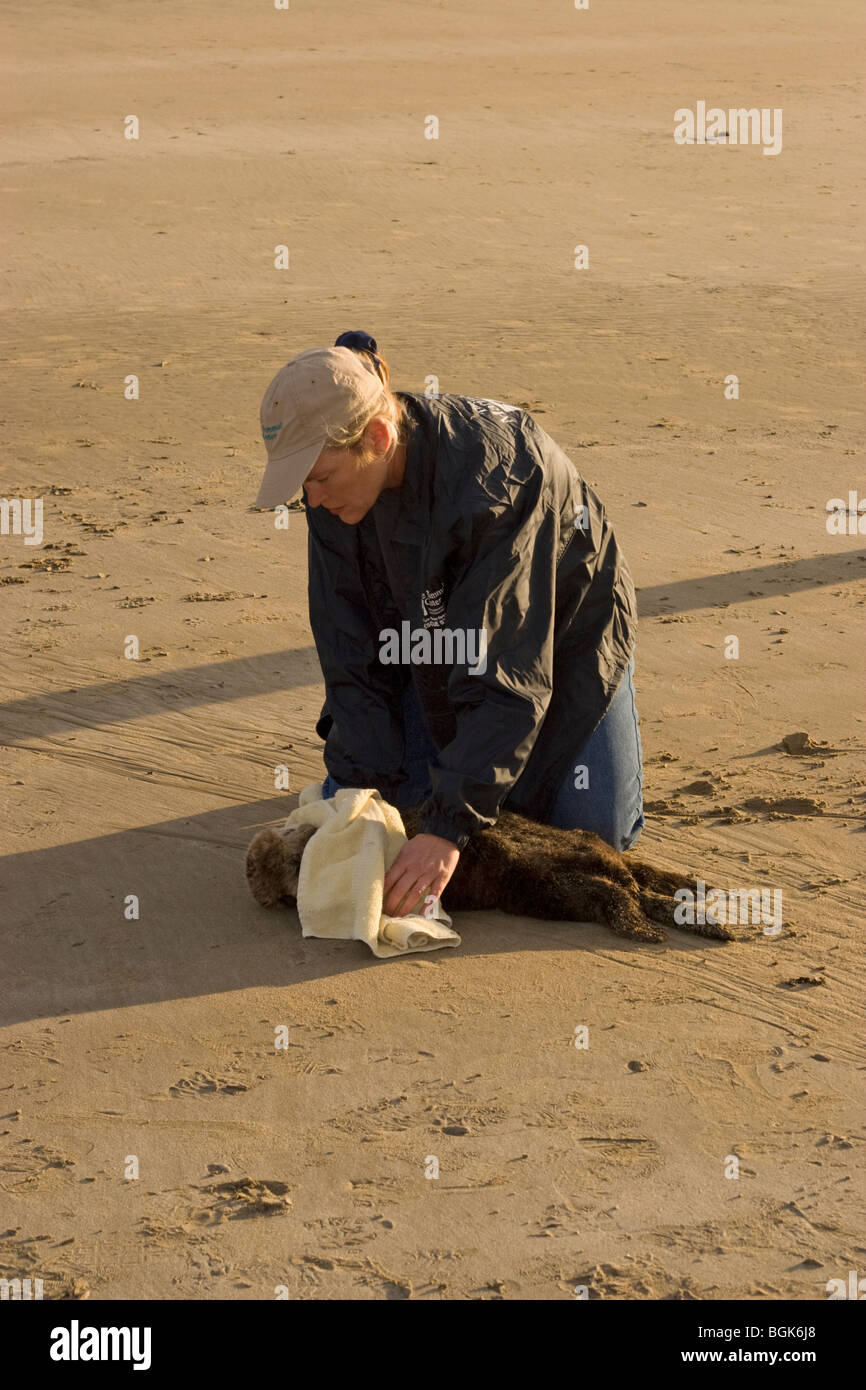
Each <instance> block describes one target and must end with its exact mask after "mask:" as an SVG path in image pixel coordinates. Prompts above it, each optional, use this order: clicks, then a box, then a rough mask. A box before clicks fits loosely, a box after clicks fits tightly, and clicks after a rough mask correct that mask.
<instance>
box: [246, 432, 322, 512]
mask: <svg viewBox="0 0 866 1390" xmlns="http://www.w3.org/2000/svg"><path fill="white" fill-rule="evenodd" d="M323 448H324V444H323V443H321V444H311V445H310V446H309V448H307V449H300V450H299V451H298V452H297V453H296V454H286V455H285V456H284V457H283V458H278V459H269V460H268V466H267V468H266V469H265V474H264V477H263V478H262V483H261V487H260V488H259V495H258V497H257V498H256V500H255V502H254V503H253V506H254V507H278V506H279V505H280V503H281V502H288V501H290V499H291V498H292V497H294V495H295V493H296V492H300V490H301V487H302V486H303V482H304V479H305V478H306V476H307V474H308V473H309V471H310V469H311V468H312V467H313V465H314V464H315V462H316V459H317V458H318V457H319V454H320V453H321V452H322V449H323Z"/></svg>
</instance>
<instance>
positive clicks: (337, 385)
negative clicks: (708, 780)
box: [256, 332, 643, 915]
mask: <svg viewBox="0 0 866 1390" xmlns="http://www.w3.org/2000/svg"><path fill="white" fill-rule="evenodd" d="M388 381H389V372H388V367H387V365H386V364H385V362H384V361H383V359H382V358H381V357H380V356H379V354H378V352H377V349H376V344H375V342H374V340H373V339H372V338H371V337H370V336H369V335H368V334H366V333H354V332H353V333H344V334H342V335H341V337H339V338H338V339H337V342H336V344H335V346H334V347H333V348H314V349H311V350H310V351H308V352H302V353H300V354H299V356H297V357H295V358H293V359H292V360H291V361H290V362H289V363H287V364H286V366H284V367H283V368H282V369H281V370H280V371H279V372H278V373H277V375H276V376H275V377H274V379H273V381H272V382H271V384H270V386H269V387H268V389H267V391H266V393H265V396H264V399H263V401H262V406H261V424H262V433H263V436H264V439H265V443H266V446H267V450H268V465H267V469H266V472H265V476H264V479H263V482H262V486H261V489H260V491H259V495H258V497H257V499H256V506H258V507H274V506H276V505H278V504H279V503H283V502H287V501H288V500H289V499H290V498H291V497H293V496H294V494H295V493H296V492H297V491H298V489H299V488H300V487H301V486H303V488H304V493H305V498H304V503H305V508H306V513H307V521H308V525H309V607H310V625H311V627H312V631H313V636H314V639H315V643H316V649H317V651H318V654H319V660H320V662H321V667H322V673H323V676H324V681H325V692H326V698H325V704H324V707H323V709H322V713H321V715H320V717H319V721H318V723H317V725H316V731H317V733H318V734H319V735H320V736H321V737H322V738H323V739H324V740H325V750H324V759H325V766H326V767H327V770H328V776H327V779H326V781H325V782H324V784H323V789H322V792H323V795H324V796H326V797H327V796H333V795H334V793H335V792H336V791H337V790H338V789H339V788H340V787H375V788H376V789H377V790H378V791H379V793H380V794H381V796H382V797H383V798H384V799H385V800H386V801H390V802H391V803H392V804H393V805H395V806H398V807H403V808H406V807H408V806H413V805H419V804H421V805H422V807H423V814H422V818H421V831H420V833H419V834H417V835H415V836H414V837H413V838H412V839H411V840H409V841H408V843H407V844H406V845H405V847H404V848H403V850H402V851H401V853H400V854H399V855H398V857H397V859H396V860H395V861H394V863H393V865H392V866H391V868H390V870H389V871H388V874H387V876H386V878H385V901H384V909H385V911H386V912H388V913H389V914H391V915H400V912H401V911H402V912H405V911H406V910H407V905H408V904H409V903H414V902H415V901H417V899H418V898H419V897H421V896H424V895H426V894H428V893H432V894H433V895H435V896H436V897H439V896H440V895H441V894H442V893H443V892H444V890H445V887H446V885H447V883H448V880H449V878H450V877H451V875H452V874H453V872H454V869H455V867H456V865H457V861H458V859H459V855H460V850H461V848H462V847H463V846H464V845H465V844H466V842H467V840H468V839H469V837H470V835H471V834H472V833H473V831H477V830H480V829H481V828H483V827H484V826H489V825H492V824H494V823H495V821H496V818H497V816H498V814H499V811H500V809H501V808H502V807H508V808H509V809H510V810H515V811H521V812H523V813H524V814H525V815H529V816H532V817H533V818H534V819H535V820H538V821H543V822H546V823H548V824H550V825H556V826H560V827H563V828H565V829H582V830H594V831H595V832H596V833H597V834H599V835H600V836H601V837H602V839H604V840H606V841H607V842H608V844H611V845H613V846H614V848H615V849H619V850H622V849H628V848H630V847H631V846H632V845H634V844H635V843H636V841H637V839H638V837H639V835H640V832H641V828H642V826H643V810H642V799H641V798H642V765H641V756H642V755H641V742H640V733H639V729H638V719H637V713H636V710H635V704H634V687H633V683H632V676H633V670H634V663H633V650H634V643H635V629H636V624H637V609H636V602H635V593H634V586H633V584H632V581H631V576H630V575H629V571H628V567H627V565H626V563H625V560H624V558H623V556H622V553H621V551H620V549H619V547H618V545H617V542H616V538H615V536H614V534H613V531H612V529H611V526H610V523H609V522H608V520H607V518H606V516H605V513H604V508H603V507H602V504H601V502H600V500H599V498H598V497H597V496H596V494H595V492H594V491H593V490H592V488H590V487H589V486H588V484H587V483H586V482H585V481H584V480H583V479H582V478H581V476H580V473H579V472H578V470H577V468H576V467H575V465H574V464H573V463H572V462H571V460H570V459H569V458H568V457H567V455H566V454H565V453H563V451H562V449H560V448H559V446H558V445H557V444H556V443H555V442H554V441H553V440H552V439H551V438H550V436H549V435H548V434H546V433H545V431H544V430H543V429H542V428H541V426H540V425H538V424H537V423H536V421H535V420H534V419H533V418H532V417H531V416H530V415H528V414H527V413H526V411H524V410H521V409H519V408H518V407H516V406H512V405H506V404H503V403H502V402H500V401H491V400H480V399H476V398H475V397H471V396H458V395H438V396H427V395H424V394H419V393H415V392H412V391H391V390H389V388H388ZM401 903H402V904H403V906H402V908H401V907H400V904H401Z"/></svg>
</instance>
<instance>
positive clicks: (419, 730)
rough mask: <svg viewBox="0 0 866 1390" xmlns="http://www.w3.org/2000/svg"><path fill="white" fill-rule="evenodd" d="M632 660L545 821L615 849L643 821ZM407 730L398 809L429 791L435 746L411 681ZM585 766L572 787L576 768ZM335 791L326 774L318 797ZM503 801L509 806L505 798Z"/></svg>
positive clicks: (628, 843) (631, 841)
mask: <svg viewBox="0 0 866 1390" xmlns="http://www.w3.org/2000/svg"><path fill="white" fill-rule="evenodd" d="M633 676H634V659H632V660H631V661H630V662H629V664H628V668H627V670H626V671H625V674H624V675H623V678H622V680H621V681H620V683H619V685H618V686H617V689H616V693H615V695H614V697H613V700H612V701H611V703H610V705H609V706H608V709H607V712H606V713H605V715H604V716H603V718H602V720H601V723H600V724H599V725H598V726H597V728H596V729H595V732H594V733H593V734H591V735H590V738H589V740H588V742H587V743H586V744H585V745H584V747H583V749H582V751H581V752H580V754H579V755H576V756H575V758H574V760H573V763H572V766H571V767H570V768H569V770H568V774H567V776H566V777H565V779H564V781H563V783H562V785H561V786H560V788H559V791H558V793H557V796H556V800H555V801H554V803H553V807H552V808H551V811H550V814H549V815H548V817H547V824H548V825H556V826H559V827H560V828H561V829H563V830H594V831H595V833H596V834H597V835H600V836H601V838H602V839H603V840H605V841H606V842H607V844H609V845H612V846H613V847H614V849H618V850H623V849H631V848H632V846H633V845H635V844H637V841H638V840H639V838H640V833H641V830H642V829H643V826H644V816H643V749H642V747H641V740H640V728H639V726H638V715H637V710H636V708H635V699H634V681H633ZM403 727H404V730H405V735H406V764H405V771H406V773H407V781H406V783H405V784H404V787H403V789H402V792H401V797H400V802H399V803H396V804H397V805H398V808H405V807H407V806H417V805H419V804H420V803H421V802H422V801H424V800H425V798H426V797H428V796H429V795H430V764H431V763H434V764H435V762H436V757H437V754H436V749H435V748H434V746H433V744H432V743H431V742H430V740H429V738H428V735H427V731H426V729H425V727H424V723H423V720H422V717H421V710H420V708H419V705H418V699H417V696H416V694H415V687H414V686H413V685H412V684H411V682H410V683H409V685H408V686H407V688H406V692H405V694H404V697H403ZM578 767H581V768H586V773H585V774H582V775H581V778H580V780H581V781H582V782H586V786H581V787H575V781H576V780H578V779H577V778H576V777H575V768H578ZM338 790H339V783H338V782H335V781H334V779H333V777H331V775H330V773H329V774H328V776H327V777H326V778H325V781H324V782H323V783H322V796H323V797H328V796H333V795H334V793H335V792H336V791H338ZM503 806H504V807H506V808H507V806H508V797H506V798H505V801H504V802H503Z"/></svg>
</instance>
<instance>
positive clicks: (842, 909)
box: [0, 0, 866, 1301]
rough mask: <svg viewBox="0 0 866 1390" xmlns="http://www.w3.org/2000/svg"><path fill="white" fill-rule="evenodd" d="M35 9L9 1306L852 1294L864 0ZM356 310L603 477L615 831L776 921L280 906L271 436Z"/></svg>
mask: <svg viewBox="0 0 866 1390" xmlns="http://www.w3.org/2000/svg"><path fill="white" fill-rule="evenodd" d="M698 15H699V17H700V23H697V22H696V16H698ZM4 21H5V24H4V27H5V29H6V32H7V43H6V45H5V50H6V52H5V56H4V58H3V59H2V66H3V69H4V79H5V80H4V88H5V90H6V98H5V107H6V120H5V121H4V123H3V124H4V134H3V135H2V138H0V160H2V195H3V204H4V210H5V217H4V222H5V238H4V240H5V246H6V255H5V258H4V260H5V268H4V270H3V273H2V302H3V307H4V313H3V337H4V346H3V353H2V356H3V367H2V387H3V389H2V397H3V407H2V414H0V424H2V444H3V448H2V462H0V496H2V497H3V498H6V499H13V498H19V499H27V498H30V499H42V500H43V503H44V509H43V517H44V521H43V531H44V534H43V536H42V539H41V544H28V543H27V541H26V538H25V536H24V535H22V534H14V533H13V532H12V531H11V530H10V532H9V533H8V534H3V535H2V536H0V604H2V614H3V624H2V631H3V643H2V651H0V685H2V691H0V705H2V715H0V787H2V796H0V802H2V849H3V855H4V858H3V859H2V879H3V886H2V894H0V903H2V908H0V918H2V930H0V941H2V953H3V962H2V989H0V1276H2V1277H5V1278H7V1279H13V1278H16V1277H20V1278H24V1277H31V1278H40V1279H42V1280H43V1283H44V1296H45V1297H46V1298H54V1299H87V1298H88V1297H89V1298H92V1299H98V1298H107V1299H118V1300H132V1299H165V1300H169V1299H171V1300H174V1299H273V1298H275V1297H288V1298H290V1299H309V1300H320V1299H353V1300H368V1299H369V1300H378V1299H433V1300H453V1299H458V1300H462V1299H468V1300H477V1299H510V1300H548V1299H550V1300H559V1299H572V1298H575V1297H576V1296H581V1295H576V1293H575V1290H576V1289H584V1290H585V1291H587V1292H586V1296H588V1297H589V1298H591V1299H596V1298H604V1299H624V1300H655V1299H703V1300H708V1301H712V1300H719V1299H725V1298H737V1299H754V1300H759V1299H780V1300H781V1299H785V1300H787V1299H794V1300H812V1299H824V1298H826V1296H827V1295H826V1285H827V1282H828V1280H830V1279H833V1278H846V1277H847V1275H848V1271H849V1270H859V1271H860V1273H861V1274H864V1273H866V1241H864V1235H863V1231H864V1224H863V1217H864V1205H866V1203H864V1148H863V1146H864V1129H863V1076H864V1068H866V1046H864V1040H863V991H862V985H863V977H864V951H863V944H862V942H863V933H864V927H866V910H864V904H863V888H864V881H866V852H864V851H866V835H864V831H866V705H864V699H863V692H864V675H866V661H864V650H866V644H864V640H863V638H864V617H866V606H864V605H866V564H864V560H866V550H864V541H863V533H862V532H858V531H857V517H856V513H854V514H853V515H852V516H851V518H850V522H851V523H852V524H851V525H849V526H848V527H847V528H846V530H845V532H844V533H843V534H831V532H830V531H829V530H828V525H827V504H828V501H829V500H830V499H833V498H840V499H844V501H845V502H846V505H847V504H848V501H849V493H850V492H852V491H854V492H855V493H856V492H857V490H858V489H859V494H858V495H859V497H861V498H864V497H866V478H864V470H863V464H862V445H863V438H862V364H863V331H862V322H863V307H862V295H861V293H860V281H859V276H858V275H857V274H856V272H855V269H854V266H855V264H856V263H857V261H858V260H859V256H858V249H859V247H860V245H861V244H862V235H863V178H864V170H863V162H862V134H863V125H862V121H863V105H862V92H861V91H859V89H858V71H857V69H858V66H859V65H858V63H857V55H858V50H859V51H861V52H862V41H863V38H864V23H863V16H862V9H861V6H860V5H859V4H857V3H855V2H854V0H835V3H834V4H833V5H832V6H831V7H829V9H828V8H824V9H821V8H820V7H819V8H816V7H815V6H814V5H812V4H810V3H806V0H785V2H784V3H780V4H776V5H772V6H764V7H755V6H754V4H752V3H750V2H749V0H729V3H727V4H726V5H724V6H716V5H712V4H710V3H708V0H700V3H695V0H667V3H665V4H660V5H656V4H649V3H646V0H624V3H622V4H619V5H617V6H615V7H606V6H605V5H603V4H601V3H599V4H596V3H593V4H592V5H591V7H590V9H589V10H588V11H585V12H581V11H577V10H574V9H569V8H568V7H567V6H560V7H556V6H549V5H542V4H538V3H534V4H531V5H523V4H518V3H516V0H508V3H506V4H499V5H495V6H494V5H491V4H490V3H489V0H470V3H468V4H466V5H463V6H461V7H460V8H459V10H455V9H453V8H445V7H441V6H432V7H426V6H425V7H417V6H413V5H410V4H404V3H399V0H398V3H392V4H384V3H381V0H375V2H374V3H373V4H371V5H368V6H365V7H364V8H363V10H359V9H358V8H357V7H356V6H353V5H351V4H349V3H347V0H335V2H334V3H333V4H330V5H328V6H322V7H304V6H303V5H301V4H300V3H298V4H297V5H294V4H293V5H292V7H291V8H290V9H289V10H286V11H278V10H275V9H274V8H273V7H271V8H268V6H267V5H261V6H254V7H248V6H240V5H238V4H236V3H230V0H216V2H215V3H208V4H205V3H203V2H202V0H198V2H197V3H190V4H186V5H183V6H176V7H163V6H159V5H154V4H144V5H141V6H137V7H135V9H134V10H133V11H131V10H130V8H129V7H128V6H124V5H121V4H120V3H119V2H118V0H98V2H96V0H83V3H81V4H79V5H77V6H75V7H74V8H72V9H69V8H66V7H61V8H60V9H59V10H58V9H49V10H44V9H42V8H41V7H36V8H35V9H34V8H33V7H32V6H28V5H25V4H23V3H20V0H10V3H9V4H8V5H7V6H6V9H5V14H4ZM698 101H705V102H706V103H707V105H708V106H718V107H720V108H724V109H725V110H727V109H728V108H739V107H757V108H761V109H765V108H766V109H770V110H772V109H776V108H779V109H781V110H782V111H783V113H784V124H783V127H782V129H783V144H782V148H781V150H780V151H779V153H778V154H776V155H765V153H764V151H763V150H762V148H761V146H760V145H756V144H750V145H745V144H739V145H734V144H732V143H729V142H728V141H725V140H722V141H719V142H717V143H716V144H714V145H713V144H697V143H695V144H678V143H676V142H675V140H674V138H673V129H674V124H675V121H674V113H675V111H676V110H677V109H678V108H684V107H685V108H694V107H695V105H696V103H697V102H698ZM431 115H433V116H436V117H437V118H438V122H439V129H438V139H428V138H426V137H425V129H429V124H428V125H425V123H427V122H429V118H430V116H431ZM130 116H134V117H136V118H137V121H138V138H137V139H127V138H126V137H125V135H124V129H125V122H127V126H126V128H127V129H129V128H132V127H130V126H129V125H128V118H129V117H130ZM581 245H585V246H586V247H587V248H588V254H589V264H588V267H587V268H586V269H577V268H575V263H574V262H575V248H576V247H578V246H581ZM279 246H285V247H287V248H288V253H289V256H288V260H289V263H288V266H287V268H285V269H277V268H275V264H274V258H275V254H276V252H275V248H277V247H279ZM347 329H365V330H367V331H368V332H370V333H372V334H373V335H374V336H375V337H376V339H377V341H378V344H379V349H380V351H381V352H382V353H383V355H384V357H385V358H386V359H387V361H388V363H389V366H390V368H391V371H392V385H394V386H395V387H396V388H397V389H402V390H411V391H423V390H424V389H425V387H426V386H428V385H429V383H430V382H431V380H433V381H435V382H436V383H438V389H439V390H441V391H448V392H456V393H460V394H465V395H472V396H478V397H492V398H494V399H496V400H500V401H505V402H511V403H514V404H519V405H522V406H523V407H524V408H526V409H527V410H529V411H530V413H532V414H533V415H534V416H535V417H536V418H537V419H538V421H539V423H541V424H542V425H543V427H544V428H545V430H547V431H548V433H549V434H551V435H552V437H553V438H554V439H555V440H557V442H558V443H559V444H561V446H562V447H563V448H564V449H565V451H566V452H567V453H568V454H569V456H570V457H571V458H572V459H573V461H574V462H575V464H576V465H577V466H578V467H579V468H580V470H581V471H582V473H583V474H584V476H585V477H586V478H587V479H588V480H589V481H590V482H591V484H592V485H593V487H594V488H595V489H596V491H597V492H598V494H599V496H600V497H601V498H602V500H603V502H604V504H605V507H606V510H607V512H608V515H609V516H610V518H611V521H612V524H613V526H614V528H615V531H616V534H617V537H618V539H619V541H620V544H621V545H622V547H623V550H624V553H625V555H626V558H627V560H628V563H629V566H630V568H631V571H632V574H633V576H634V580H635V584H636V586H637V588H638V590H639V609H640V625H639V633H638V644H637V650H636V659H635V666H636V670H635V686H636V691H637V703H638V709H639V712H640V718H641V734H642V739H643V749H644V758H645V774H644V797H645V805H646V813H647V825H646V829H645V830H644V833H643V836H642V838H641V840H640V843H639V846H638V849H637V851H636V852H637V853H639V854H640V855H641V857H643V858H645V859H647V860H649V861H650V862H655V863H659V864H661V865H665V866H668V867H672V868H680V869H684V870H688V871H691V872H692V873H695V874H697V875H698V876H702V877H704V878H706V880H707V881H708V882H712V883H714V884H717V885H720V886H723V887H730V888H736V889H740V888H746V889H748V888H771V889H774V890H775V889H779V890H781V892H782V894H783V902H784V925H783V927H782V930H781V931H780V932H779V933H778V934H775V935H766V934H764V933H763V932H762V930H761V927H760V926H757V927H755V928H753V929H752V930H751V931H746V932H744V933H743V938H744V939H742V940H737V941H736V942H732V943H728V944H724V943H720V942H712V941H705V940H701V939H699V938H698V937H695V936H691V935H686V934H684V933H681V932H677V931H672V932H671V933H670V937H669V940H668V942H667V943H666V944H665V945H658V946H646V945H642V944H639V943H632V942H628V941H623V940H622V939H620V938H618V937H616V936H614V935H613V934H612V933H611V932H610V931H609V930H607V929H606V928H604V927H602V926H600V925H595V924H587V923H550V922H540V921H535V920H529V919H524V918H520V917H509V916H507V915H505V914H500V913H468V914H458V915H457V916H456V917H455V926H456V927H457V929H458V930H459V932H460V935H461V937H462V945H461V946H460V947H459V949H456V950H451V949H449V950H442V951H439V952H433V953H430V954H426V955H421V956H414V957H413V956H408V957H406V958H403V959H396V960H387V961H382V960H376V959H375V958H374V957H373V956H372V955H371V954H370V953H369V951H367V950H366V949H365V948H364V946H363V945H361V944H360V943H337V942H329V941H324V940H312V939H304V938H302V936H301V931H300V925H299V922H298V918H297V915H296V914H295V913H293V912H289V911H268V910H266V909H264V908H261V907H259V906H258V905H257V904H256V903H255V902H254V901H253V899H252V897H251V896H250V894H249V892H248V889H247V885H246V882H245V878H244V852H245V849H246V846H247V845H248V843H249V841H250V839H251V838H252V836H253V835H254V834H255V833H256V831H257V830H258V829H260V828H261V827H263V826H266V825H278V824H280V823H281V822H282V821H283V820H284V818H285V816H286V815H287V814H288V812H289V811H290V810H292V809H293V808H294V807H295V806H296V804H297V794H298V793H299V792H300V791H301V789H302V788H303V787H305V786H306V785H307V784H308V783H310V782H312V781H314V780H316V779H321V778H322V777H323V775H324V765H323V762H322V744H321V741H320V740H319V739H318V737H317V735H316V733H315V723H316V719H317V717H318V715H319V711H320V709H321V704H322V698H323V686H322V680H321V672H320V670H319V665H318V661H317V657H316V651H315V648H314V645H313V640H312V635H311V632H310V627H309V623H308V619H307V607H306V583H307V578H306V576H307V534H306V522H305V517H304V514H303V512H302V511H292V512H291V514H290V517H289V525H288V527H287V529H278V528H277V527H275V525H274V517H273V515H272V514H271V513H269V512H264V511H258V510H256V509H254V508H253V506H252V502H253V500H254V498H255V495H256V492H257V489H258V484H259V479H260V475H261V473H262V471H263V468H264V463H265V453H264V446H263V444H262V441H261V438H260V434H259V421H258V408H259V401H260V399H261V396H262V393H263V391H264V389H265V387H266V386H267V384H268V382H269V381H270V379H271V377H272V376H273V375H274V373H275V372H276V371H277V370H278V368H279V367H280V366H281V365H282V364H283V363H284V362H285V361H287V360H288V359H289V358H290V357H292V356H294V355H295V354H296V353H298V352H300V351H302V350H304V349H305V348H308V347H317V346H328V345H330V344H331V343H333V341H334V339H335V338H336V337H337V335H338V334H339V333H341V332H343V331H345V330H347ZM731 376H735V377H736V378H737V380H738V383H739V395H738V397H736V398H726V392H725V383H726V379H729V378H731ZM133 378H134V379H135V382H136V383H137V386H136V388H135V390H136V391H137V398H128V397H129V395H130V381H131V379H133ZM855 506H856V501H855ZM863 526H864V529H866V517H864V518H863ZM732 636H734V637H736V638H737V639H738V642H739V656H738V657H737V658H736V659H730V658H729V657H727V656H726V655H725V650H726V643H728V642H729V639H730V638H731V637H732ZM131 639H135V641H136V642H137V650H138V657H137V659H135V658H131V657H130V656H129V655H127V653H128V652H129V651H130V650H131V649H132V648H133V647H134V646H135V643H132V644H131ZM797 734H807V735H808V740H806V741H805V742H804V740H803V739H799V740H798V739H796V738H793V739H792V738H791V736H793V735H797ZM786 739H788V740H789V742H788V744H787V746H786V744H785V743H784V742H783V740H786ZM279 765H285V766H286V767H287V768H288V769H289V791H288V792H280V791H276V790H275V786H274V769H275V768H276V767H278V766H279ZM131 898H135V899H136V900H137V904H138V908H137V913H138V915H137V916H130V915H129V912H130V907H129V904H130V900H131ZM445 902H446V906H447V892H446V895H445ZM283 1027H284V1028H287V1029H288V1046H287V1047H286V1048H285V1049H278V1048H277V1047H276V1045H275V1038H276V1037H277V1036H278V1034H277V1030H279V1029H281V1028H283ZM581 1028H586V1029H588V1039H589V1046H588V1047H576V1046H575V1037H576V1034H575V1030H576V1029H581ZM431 1155H432V1156H435V1157H436V1158H437V1159H438V1164H439V1176H438V1178H435V1179H430V1178H429V1177H427V1176H426V1172H427V1171H429V1158H430V1156H431Z"/></svg>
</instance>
